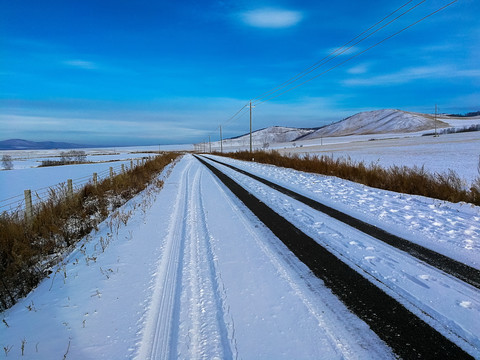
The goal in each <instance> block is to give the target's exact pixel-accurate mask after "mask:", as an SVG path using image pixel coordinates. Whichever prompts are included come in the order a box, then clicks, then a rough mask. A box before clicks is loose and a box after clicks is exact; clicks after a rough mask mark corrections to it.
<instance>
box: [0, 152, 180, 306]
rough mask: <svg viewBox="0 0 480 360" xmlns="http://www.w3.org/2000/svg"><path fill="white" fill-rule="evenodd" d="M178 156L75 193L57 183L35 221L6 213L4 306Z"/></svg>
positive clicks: (0, 288) (0, 298)
mask: <svg viewBox="0 0 480 360" xmlns="http://www.w3.org/2000/svg"><path fill="white" fill-rule="evenodd" d="M176 157H178V154H175V153H167V154H165V155H162V156H157V157H155V158H154V159H153V160H149V161H147V162H146V163H145V164H144V165H142V166H138V167H136V168H133V169H129V170H128V171H126V172H125V173H123V174H119V175H117V176H114V177H113V178H107V179H105V180H103V181H102V182H99V183H98V184H97V186H94V185H93V184H87V185H86V186H85V187H84V188H83V189H82V190H80V191H79V192H77V193H75V194H74V196H73V197H70V198H68V197H67V196H66V195H67V189H66V187H57V188H55V189H51V190H50V196H49V198H48V200H47V201H45V202H43V203H40V204H39V205H37V206H35V209H34V215H33V218H32V220H31V221H29V222H27V220H26V219H25V216H24V214H23V212H16V213H3V214H1V215H0V311H1V310H4V309H7V308H8V307H10V306H12V305H13V304H14V303H15V302H16V300H17V299H18V298H20V297H22V296H25V295H26V294H28V292H29V291H30V290H31V289H33V288H34V287H35V286H36V285H37V284H38V282H39V281H40V280H41V279H43V278H44V277H45V276H46V275H47V272H48V270H49V268H51V266H52V264H54V263H56V262H58V261H59V259H57V258H56V255H57V254H59V253H65V252H66V251H68V250H69V249H71V248H72V246H73V245H75V243H76V242H78V241H79V240H80V239H81V238H82V237H84V236H85V235H86V234H88V233H89V232H91V231H92V230H93V229H96V227H97V225H98V224H99V223H100V222H101V221H103V220H104V219H105V218H106V217H107V215H108V214H109V213H110V212H112V211H113V210H115V209H116V208H118V207H119V206H120V205H122V204H123V203H125V202H126V201H127V200H129V199H130V198H132V197H133V196H134V195H135V194H137V193H139V192H140V191H142V190H143V189H145V188H146V186H147V185H148V184H149V183H151V182H152V181H153V180H154V179H155V177H156V176H157V175H158V174H159V173H160V172H161V171H162V170H163V168H164V167H165V166H166V165H168V164H169V163H170V162H171V160H172V159H174V158H176ZM156 185H158V186H161V185H162V184H161V183H157V184H156Z"/></svg>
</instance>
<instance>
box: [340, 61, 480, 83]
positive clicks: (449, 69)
mask: <svg viewBox="0 0 480 360" xmlns="http://www.w3.org/2000/svg"><path fill="white" fill-rule="evenodd" d="M350 70H351V69H350ZM349 73H351V74H355V73H352V72H351V71H349ZM452 77H456V78H459V77H466V78H480V70H476V69H473V70H472V69H463V70H458V69H456V68H455V67H454V66H449V65H438V66H420V67H411V68H405V69H402V70H400V71H397V72H393V73H390V74H384V75H378V76H369V77H364V78H352V79H347V80H344V81H343V84H344V85H347V86H375V85H400V84H406V83H409V82H411V81H415V80H420V79H446V78H452Z"/></svg>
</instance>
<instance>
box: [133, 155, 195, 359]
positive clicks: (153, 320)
mask: <svg viewBox="0 0 480 360" xmlns="http://www.w3.org/2000/svg"><path fill="white" fill-rule="evenodd" d="M191 166H192V164H191V163H190V164H188V166H187V167H186V168H185V169H184V170H183V172H182V176H181V177H180V179H181V180H180V184H179V191H178V193H177V196H176V198H175V203H174V205H173V212H172V216H171V219H170V222H169V228H168V235H167V238H166V239H165V247H164V253H163V256H162V259H161V260H160V263H159V266H158V270H157V275H156V277H157V278H156V282H155V287H154V292H153V296H152V302H151V305H150V310H149V314H148V315H147V323H146V326H145V330H144V333H143V336H142V342H141V346H140V349H139V353H138V355H137V357H136V358H137V359H139V360H140V359H176V358H177V354H176V351H175V350H176V344H177V342H178V341H177V339H178V317H179V305H178V304H179V297H180V289H179V288H180V286H179V285H181V275H182V271H181V263H182V256H183V246H184V244H183V239H184V238H185V226H184V221H183V219H184V217H185V213H186V211H187V199H188V197H187V196H184V195H186V194H188V192H189V184H188V177H189V172H190V168H191Z"/></svg>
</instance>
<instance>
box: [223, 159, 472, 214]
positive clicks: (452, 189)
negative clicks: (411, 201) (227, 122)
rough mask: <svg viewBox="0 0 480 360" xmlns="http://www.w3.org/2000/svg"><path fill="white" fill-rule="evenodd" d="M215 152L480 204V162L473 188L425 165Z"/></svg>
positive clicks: (367, 183) (407, 191) (392, 188)
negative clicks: (385, 165)
mask: <svg viewBox="0 0 480 360" xmlns="http://www.w3.org/2000/svg"><path fill="white" fill-rule="evenodd" d="M216 155H222V156H228V157H232V158H234V159H238V160H246V161H256V162H259V163H263V164H270V165H275V166H280V167H285V168H291V169H295V170H299V171H305V172H311V173H316V174H323V175H330V176H336V177H339V178H342V179H346V180H350V181H355V182H358V183H361V184H364V185H367V186H371V187H375V188H378V189H384V190H390V191H395V192H400V193H405V194H411V195H422V196H427V197H431V198H435V199H440V200H446V201H451V202H461V201H463V202H467V203H471V204H475V205H480V163H479V176H478V178H477V179H476V181H475V182H474V183H473V184H472V186H471V187H470V189H466V188H465V186H464V184H463V181H462V179H461V178H460V177H459V176H458V175H457V174H456V173H455V172H454V171H451V170H450V171H448V172H447V173H443V174H436V173H435V174H430V173H428V172H427V171H426V170H425V169H424V168H423V167H413V168H409V167H407V166H392V167H390V168H382V167H381V166H379V165H378V164H370V165H366V164H365V163H364V162H354V161H352V160H351V159H344V158H337V159H334V158H333V156H326V155H321V156H318V155H310V154H306V155H305V156H302V157H301V156H298V155H297V154H295V155H292V156H286V155H281V154H280V153H278V152H276V151H269V152H266V151H254V152H253V153H250V152H248V151H240V152H236V153H229V154H220V153H216Z"/></svg>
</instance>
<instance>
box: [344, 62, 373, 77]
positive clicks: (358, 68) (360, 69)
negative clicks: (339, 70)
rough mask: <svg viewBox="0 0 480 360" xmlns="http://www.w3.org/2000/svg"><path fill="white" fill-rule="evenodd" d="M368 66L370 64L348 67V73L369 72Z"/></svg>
mask: <svg viewBox="0 0 480 360" xmlns="http://www.w3.org/2000/svg"><path fill="white" fill-rule="evenodd" d="M368 68H369V66H368V65H367V64H359V65H356V66H353V67H351V68H350V69H348V70H347V73H349V74H354V75H360V74H365V73H367V72H368Z"/></svg>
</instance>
